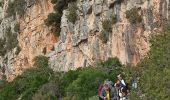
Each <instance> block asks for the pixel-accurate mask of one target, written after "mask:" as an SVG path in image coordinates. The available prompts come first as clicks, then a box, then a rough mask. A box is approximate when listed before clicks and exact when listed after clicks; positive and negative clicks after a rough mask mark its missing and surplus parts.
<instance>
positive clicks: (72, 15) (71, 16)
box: [67, 3, 78, 24]
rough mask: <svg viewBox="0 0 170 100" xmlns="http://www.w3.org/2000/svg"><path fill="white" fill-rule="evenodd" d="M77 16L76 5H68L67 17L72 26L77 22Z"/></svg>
mask: <svg viewBox="0 0 170 100" xmlns="http://www.w3.org/2000/svg"><path fill="white" fill-rule="evenodd" d="M77 16H78V15H77V5H76V3H70V5H69V7H68V15H67V18H68V20H69V21H70V22H72V23H73V24H74V23H75V22H76V20H77Z"/></svg>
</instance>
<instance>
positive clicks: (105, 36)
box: [99, 31, 109, 43]
mask: <svg viewBox="0 0 170 100" xmlns="http://www.w3.org/2000/svg"><path fill="white" fill-rule="evenodd" d="M99 38H100V39H101V40H102V42H103V43H107V41H108V39H109V32H107V31H102V32H101V33H100V36H99Z"/></svg>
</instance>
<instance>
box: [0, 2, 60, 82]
mask: <svg viewBox="0 0 170 100" xmlns="http://www.w3.org/2000/svg"><path fill="white" fill-rule="evenodd" d="M4 6H5V5H4ZM26 8H27V10H26V13H25V15H24V17H22V18H19V17H18V18H16V19H14V18H12V17H10V18H5V17H4V18H3V19H2V22H1V25H0V32H1V34H0V36H2V37H3V34H5V30H6V29H7V28H8V27H11V28H12V27H13V28H14V26H15V24H16V23H19V24H20V32H19V33H18V36H17V37H18V38H17V40H18V45H19V46H20V47H21V52H20V53H19V55H15V51H16V48H15V49H13V50H12V51H11V52H8V53H7V54H6V55H5V56H4V57H1V60H0V61H1V66H2V67H4V68H5V75H6V76H7V80H9V81H10V80H12V79H13V78H14V77H15V76H17V75H19V74H21V73H22V72H23V71H24V69H26V68H30V67H31V66H32V63H33V61H32V60H33V58H34V57H35V56H37V55H44V52H43V50H45V51H46V53H48V52H49V51H51V49H52V48H53V45H54V43H55V42H56V40H57V38H56V37H55V36H54V35H53V33H51V31H50V28H48V27H47V26H46V25H45V24H44V20H45V19H46V18H47V16H48V14H49V13H51V12H52V11H53V5H52V4H51V2H50V0H41V1H40V2H37V3H33V2H32V3H31V2H28V3H27V7H26ZM13 28H12V29H13ZM2 33H3V34H2ZM15 34H16V33H15ZM1 74H2V73H1Z"/></svg>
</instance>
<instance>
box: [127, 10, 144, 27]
mask: <svg viewBox="0 0 170 100" xmlns="http://www.w3.org/2000/svg"><path fill="white" fill-rule="evenodd" d="M126 18H127V19H129V22H130V23H131V24H138V23H141V22H142V16H141V15H140V14H139V12H138V9H137V8H132V9H130V10H127V11H126Z"/></svg>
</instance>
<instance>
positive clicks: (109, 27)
mask: <svg viewBox="0 0 170 100" xmlns="http://www.w3.org/2000/svg"><path fill="white" fill-rule="evenodd" d="M102 27H103V30H105V31H107V32H112V23H111V21H110V20H104V21H103V22H102Z"/></svg>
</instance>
